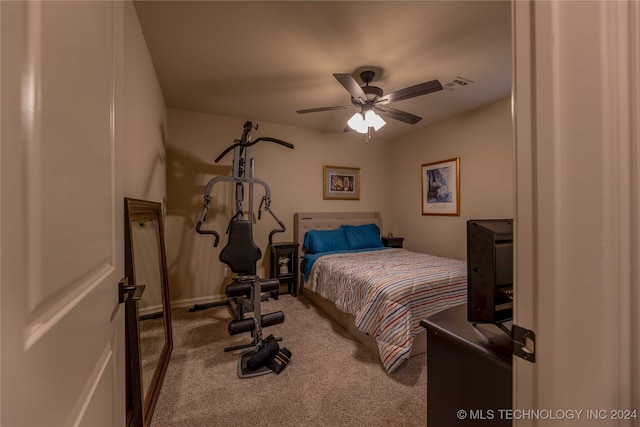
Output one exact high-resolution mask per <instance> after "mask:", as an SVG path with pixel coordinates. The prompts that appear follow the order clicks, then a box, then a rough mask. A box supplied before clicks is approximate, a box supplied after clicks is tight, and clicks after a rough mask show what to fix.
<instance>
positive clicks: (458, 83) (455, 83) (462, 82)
mask: <svg viewBox="0 0 640 427" xmlns="http://www.w3.org/2000/svg"><path fill="white" fill-rule="evenodd" d="M471 83H475V82H474V81H473V80H469V79H465V78H464V77H460V76H455V77H453V78H452V79H449V81H448V82H447V83H445V84H444V85H442V87H443V88H445V89H447V90H456V89H460V88H463V87H465V86H468V85H470V84H471Z"/></svg>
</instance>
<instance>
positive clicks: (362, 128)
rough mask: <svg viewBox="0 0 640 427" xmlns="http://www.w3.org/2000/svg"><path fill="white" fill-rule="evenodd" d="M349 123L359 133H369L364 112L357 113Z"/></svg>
mask: <svg viewBox="0 0 640 427" xmlns="http://www.w3.org/2000/svg"><path fill="white" fill-rule="evenodd" d="M347 125H349V127H350V128H351V129H353V130H355V131H356V132H358V133H367V127H368V126H367V123H366V122H365V119H364V116H363V115H362V113H355V114H354V115H353V116H352V117H351V118H350V119H349V121H348V122H347Z"/></svg>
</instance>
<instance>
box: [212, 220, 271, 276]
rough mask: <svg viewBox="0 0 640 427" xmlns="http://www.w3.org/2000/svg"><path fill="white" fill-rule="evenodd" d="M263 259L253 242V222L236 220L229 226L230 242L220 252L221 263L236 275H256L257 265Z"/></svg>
mask: <svg viewBox="0 0 640 427" xmlns="http://www.w3.org/2000/svg"><path fill="white" fill-rule="evenodd" d="M261 257H262V252H261V251H260V248H259V247H258V246H256V244H255V243H254V242H253V232H252V229H251V221H248V220H245V219H234V220H232V221H231V223H230V224H229V241H228V242H227V246H225V247H224V248H223V249H222V251H221V252H220V261H222V262H223V263H225V264H227V265H228V266H229V268H230V269H231V270H232V271H233V272H234V273H236V274H256V263H257V262H258V260H259V259H260V258H261Z"/></svg>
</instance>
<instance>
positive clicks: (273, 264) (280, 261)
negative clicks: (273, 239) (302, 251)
mask: <svg viewBox="0 0 640 427" xmlns="http://www.w3.org/2000/svg"><path fill="white" fill-rule="evenodd" d="M269 266H270V270H271V271H270V276H269V277H270V278H272V279H278V280H279V281H280V284H281V285H284V284H286V285H287V286H288V289H289V293H290V294H291V295H293V296H294V297H295V296H297V295H298V244H297V243H291V242H287V243H274V244H272V245H271V257H270V263H269Z"/></svg>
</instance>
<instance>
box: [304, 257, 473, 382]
mask: <svg viewBox="0 0 640 427" xmlns="http://www.w3.org/2000/svg"><path fill="white" fill-rule="evenodd" d="M305 287H307V288H309V289H311V290H313V291H314V292H316V293H318V294H319V295H320V296H322V297H324V298H326V299H328V300H330V301H333V302H334V303H335V305H336V307H338V309H340V310H341V311H343V312H346V313H349V314H352V315H353V316H355V321H356V326H357V327H358V329H360V330H361V331H362V332H364V333H366V334H368V335H370V336H372V337H375V339H376V342H377V344H378V350H379V353H380V359H381V361H382V365H383V366H384V368H385V369H386V370H387V372H388V373H391V372H393V371H394V370H395V369H396V368H397V367H398V366H400V364H401V363H402V362H403V361H404V360H405V359H407V358H408V357H409V353H410V352H411V346H412V344H413V338H414V337H415V336H416V335H417V334H418V333H420V332H421V331H423V328H422V327H421V326H420V323H419V322H420V320H422V319H425V318H426V317H428V316H430V315H432V314H434V313H436V312H438V311H440V310H444V309H445V308H449V307H452V306H454V305H458V304H462V303H464V302H466V298H467V264H466V262H465V261H460V260H455V259H449V258H441V257H437V256H433V255H427V254H421V253H416V252H410V251H408V250H406V249H389V250H384V251H373V252H357V253H343V254H332V255H326V256H322V257H320V258H319V259H318V260H317V261H316V262H315V263H314V265H313V267H312V269H311V275H310V277H309V280H308V281H307V282H306V283H305Z"/></svg>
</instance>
